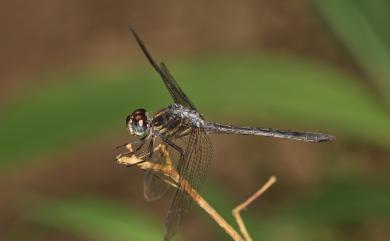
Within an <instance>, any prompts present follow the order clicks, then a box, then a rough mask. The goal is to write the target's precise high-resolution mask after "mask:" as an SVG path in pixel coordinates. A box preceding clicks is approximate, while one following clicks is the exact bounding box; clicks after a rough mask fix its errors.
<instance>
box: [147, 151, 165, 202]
mask: <svg viewBox="0 0 390 241" xmlns="http://www.w3.org/2000/svg"><path fill="white" fill-rule="evenodd" d="M150 161H151V162H153V163H157V164H161V165H166V160H165V157H164V155H163V154H162V153H161V152H160V151H156V152H154V153H153V157H152V159H151V160H150ZM169 188H170V185H169V184H168V183H167V182H166V181H165V179H164V177H163V176H162V175H161V174H159V173H154V172H152V171H150V170H147V171H146V172H145V177H144V197H145V199H146V200H147V201H156V200H158V199H160V198H162V197H163V196H164V195H165V194H166V193H167V191H168V190H169Z"/></svg>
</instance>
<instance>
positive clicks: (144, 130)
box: [126, 109, 150, 137]
mask: <svg viewBox="0 0 390 241" xmlns="http://www.w3.org/2000/svg"><path fill="white" fill-rule="evenodd" d="M126 126H127V128H128V129H129V131H130V134H131V135H135V136H139V137H144V136H145V135H146V134H148V133H149V126H150V125H149V120H148V112H146V110H145V109H136V110H135V111H133V113H131V114H130V115H128V116H127V117H126Z"/></svg>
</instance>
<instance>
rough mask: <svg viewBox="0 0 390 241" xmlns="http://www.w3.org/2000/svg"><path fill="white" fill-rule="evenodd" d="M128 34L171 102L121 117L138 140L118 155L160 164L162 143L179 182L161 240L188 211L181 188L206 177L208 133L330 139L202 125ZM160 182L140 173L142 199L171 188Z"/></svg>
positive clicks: (151, 174) (148, 173) (203, 121)
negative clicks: (155, 74) (125, 151)
mask: <svg viewBox="0 0 390 241" xmlns="http://www.w3.org/2000/svg"><path fill="white" fill-rule="evenodd" d="M130 31H131V33H132V34H133V36H134V37H135V40H136V42H137V43H138V45H139V47H140V48H141V50H142V52H143V54H144V55H145V56H146V58H147V60H148V61H149V63H150V64H151V65H152V67H153V68H154V70H155V71H156V72H157V73H158V75H159V76H160V77H161V79H162V81H163V83H164V84H165V87H166V88H167V89H168V92H169V94H170V95H171V97H172V99H173V102H174V103H173V104H171V105H169V106H167V107H165V108H162V109H161V110H158V111H156V112H155V113H154V114H153V115H152V116H150V115H149V114H148V112H147V111H146V110H145V109H142V108H140V109H136V110H134V111H133V112H132V113H131V114H129V115H128V116H127V117H126V126H127V129H128V131H129V133H130V134H131V135H133V136H136V137H138V141H137V143H138V146H137V147H136V148H135V149H134V151H132V152H131V153H130V152H128V153H123V155H129V154H131V155H136V156H137V155H139V156H141V155H142V157H144V159H143V160H148V161H150V162H153V163H159V164H165V162H166V160H164V157H163V155H161V154H160V153H156V152H155V151H154V146H156V145H157V143H162V144H164V145H165V146H166V147H167V150H168V152H169V153H170V156H171V159H172V160H173V164H172V165H174V167H175V168H176V170H177V172H178V173H179V176H180V178H179V181H178V183H177V184H176V191H175V194H174V197H173V200H172V202H171V205H170V207H169V210H168V212H167V215H166V219H165V229H166V231H165V237H164V240H165V241H168V240H170V239H171V238H172V237H173V236H174V234H175V233H176V231H177V228H178V226H179V225H180V223H181V222H182V219H183V217H184V216H185V215H186V214H187V213H188V210H189V209H190V206H191V203H192V200H191V198H190V197H189V195H188V194H187V193H186V192H185V186H184V185H186V184H187V185H188V184H189V185H191V186H192V188H194V189H195V190H198V189H199V188H200V186H201V183H202V180H203V179H204V177H205V175H206V172H207V169H208V166H209V164H210V161H211V158H212V143H211V141H210V137H209V135H210V134H240V135H255V136H265V137H276V138H283V139H292V140H298V141H305V142H317V143H318V142H326V141H330V140H334V139H335V137H334V136H332V135H327V134H322V133H316V132H301V131H290V130H279V129H274V128H258V127H249V126H236V125H229V124H222V123H216V122H211V121H207V120H206V119H205V118H204V117H203V115H202V114H200V113H199V112H198V110H197V108H196V107H195V105H194V104H193V103H192V101H191V100H190V99H189V98H188V96H187V95H186V94H185V93H184V92H183V90H182V88H180V86H179V85H178V83H177V82H176V81H175V79H174V78H173V76H172V74H171V73H170V71H169V70H168V68H167V66H166V65H165V64H164V63H163V62H161V63H160V64H157V62H156V61H155V60H154V58H153V57H152V55H151V54H150V52H149V51H148V50H147V48H146V46H145V44H144V42H143V41H142V40H141V38H140V36H139V35H138V34H137V32H136V31H135V30H134V29H130ZM123 155H122V154H121V155H119V156H118V157H117V158H119V157H120V156H123ZM164 178H165V177H164V176H162V175H161V174H159V173H156V172H153V171H152V170H147V171H146V173H145V176H144V196H145V199H146V200H148V201H154V200H158V199H160V198H161V197H163V196H164V194H165V193H166V192H167V190H168V189H169V187H170V186H172V183H170V182H169V181H167V180H164ZM183 180H186V181H183ZM185 183H186V184H185Z"/></svg>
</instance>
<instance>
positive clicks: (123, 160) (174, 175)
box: [117, 144, 276, 241]
mask: <svg viewBox="0 0 390 241" xmlns="http://www.w3.org/2000/svg"><path fill="white" fill-rule="evenodd" d="M126 148H127V149H129V151H130V152H132V146H131V145H130V144H129V145H127V146H126ZM154 151H160V152H161V153H162V154H163V156H164V158H165V160H166V164H165V165H162V164H157V163H152V162H148V161H144V160H143V159H142V158H139V157H136V156H135V155H132V156H130V157H128V156H120V157H118V158H117V162H118V163H119V164H121V165H125V166H133V165H137V166H139V167H140V168H141V169H144V170H152V171H153V172H156V173H162V174H163V175H165V176H166V177H167V178H169V180H172V182H169V183H170V184H171V185H173V186H175V187H177V185H176V183H178V182H179V179H180V175H179V173H178V172H177V171H176V169H175V168H174V167H173V166H172V160H171V158H170V156H169V152H168V151H167V150H166V147H165V145H162V144H160V145H158V146H157V147H155V149H154ZM180 181H181V182H182V185H181V186H182V187H183V188H184V190H185V192H186V193H187V194H188V195H189V196H190V197H191V198H192V199H193V200H194V201H195V202H196V203H197V204H198V205H199V206H200V207H201V208H202V209H203V210H204V211H205V212H206V213H208V214H209V215H210V217H211V218H212V219H213V220H214V221H215V222H216V223H217V224H218V225H219V226H220V227H221V228H222V229H223V230H224V231H225V232H226V233H227V234H228V235H229V236H230V237H231V238H232V239H233V240H234V241H252V239H251V237H250V235H249V233H248V231H247V229H246V227H245V224H244V221H243V220H242V218H241V216H240V211H241V210H243V209H245V208H246V207H247V206H248V205H249V204H250V203H252V202H253V201H254V200H255V199H256V198H258V197H259V196H260V195H261V194H262V193H264V192H265V191H266V190H267V189H268V188H269V187H270V186H271V185H272V184H273V183H275V181H276V178H275V177H271V178H270V180H269V181H268V182H267V183H266V184H265V185H264V186H262V187H261V188H260V189H259V190H258V191H257V192H256V193H255V194H253V195H252V196H251V197H249V199H247V200H246V201H245V202H244V203H242V204H240V205H239V206H237V207H236V208H235V209H234V210H233V215H234V217H235V218H236V221H237V224H238V226H239V228H240V231H241V233H242V235H240V234H239V233H238V232H237V231H236V230H235V229H234V228H233V227H232V226H231V225H230V224H229V223H228V222H227V221H226V220H225V219H224V218H223V217H222V216H221V215H220V214H219V213H218V212H217V211H216V210H215V209H214V208H213V207H212V206H211V205H210V204H209V203H208V202H207V201H206V200H204V199H203V197H202V196H201V195H200V194H199V193H198V192H197V191H196V190H195V189H194V188H192V187H191V185H190V184H189V183H188V182H187V180H180Z"/></svg>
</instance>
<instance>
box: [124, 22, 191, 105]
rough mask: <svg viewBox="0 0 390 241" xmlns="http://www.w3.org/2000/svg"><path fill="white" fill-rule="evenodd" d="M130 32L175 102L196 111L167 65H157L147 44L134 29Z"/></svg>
mask: <svg viewBox="0 0 390 241" xmlns="http://www.w3.org/2000/svg"><path fill="white" fill-rule="evenodd" d="M130 31H131V32H132V33H133V35H134V37H135V39H136V41H137V43H138V45H139V46H140V48H141V49H142V52H143V53H144V54H145V56H146V58H147V59H148V61H149V63H150V64H151V65H152V66H153V68H154V69H155V70H156V72H157V73H158V74H159V75H160V76H161V79H162V80H163V82H164V84H165V86H166V87H167V89H168V91H169V93H170V94H171V96H172V99H173V101H174V102H175V103H177V104H181V105H183V106H184V107H186V108H190V109H193V110H196V109H195V106H194V105H193V104H192V102H191V100H190V99H189V98H188V97H187V96H186V94H184V92H183V90H182V89H181V88H180V86H179V85H178V84H177V82H176V81H175V79H174V78H173V76H172V75H171V73H170V72H169V70H168V68H167V67H166V66H165V64H164V63H161V64H160V66H159V65H158V64H157V63H156V61H154V59H153V57H152V55H151V54H150V53H149V51H148V50H147V48H146V46H145V44H144V43H143V41H142V40H141V38H140V37H139V36H138V34H137V32H136V31H135V30H134V29H130Z"/></svg>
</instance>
